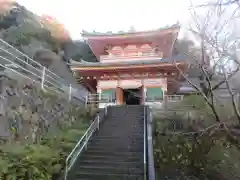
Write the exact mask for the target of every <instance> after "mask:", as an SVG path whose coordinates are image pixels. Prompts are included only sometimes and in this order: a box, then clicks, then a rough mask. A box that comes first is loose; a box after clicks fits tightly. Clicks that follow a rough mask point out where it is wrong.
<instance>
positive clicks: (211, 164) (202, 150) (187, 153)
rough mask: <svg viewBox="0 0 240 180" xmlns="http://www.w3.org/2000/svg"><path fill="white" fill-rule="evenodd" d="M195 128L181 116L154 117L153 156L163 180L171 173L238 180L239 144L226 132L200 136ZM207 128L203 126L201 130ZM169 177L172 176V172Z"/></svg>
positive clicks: (195, 177)
mask: <svg viewBox="0 0 240 180" xmlns="http://www.w3.org/2000/svg"><path fill="white" fill-rule="evenodd" d="M194 125H195V124H192V122H191V121H189V120H188V119H186V118H185V119H184V118H183V117H181V116H180V117H178V116H175V117H171V118H167V119H162V118H154V123H153V128H154V132H153V144H154V156H155V163H156V169H157V174H158V176H160V179H163V178H165V175H166V172H169V170H174V172H175V171H178V172H181V173H180V174H184V178H185V179H188V176H191V177H192V176H193V177H194V178H193V179H204V180H215V179H220V180H232V179H239V178H240V173H239V170H238V169H239V167H240V152H239V150H240V149H239V146H238V144H236V142H233V141H230V139H229V138H228V134H227V133H226V132H225V131H217V130H216V129H213V130H214V131H213V130H211V131H209V132H208V131H206V132H204V133H197V131H195V129H194ZM204 127H205V126H204V125H201V129H204ZM207 127H208V125H207ZM162 174H164V177H163V176H161V175H162ZM167 174H170V176H171V174H172V172H171V173H167ZM200 174H201V176H200ZM190 179H192V178H190Z"/></svg>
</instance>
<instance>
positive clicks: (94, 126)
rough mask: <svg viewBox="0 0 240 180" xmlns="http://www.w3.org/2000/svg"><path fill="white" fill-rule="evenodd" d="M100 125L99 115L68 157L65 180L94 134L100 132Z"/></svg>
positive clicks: (105, 109)
mask: <svg viewBox="0 0 240 180" xmlns="http://www.w3.org/2000/svg"><path fill="white" fill-rule="evenodd" d="M107 108H108V106H107V105H106V106H105V108H104V116H107V113H108V110H107ZM99 125H100V116H99V114H98V115H97V116H96V117H95V119H94V120H93V122H92V123H91V125H90V126H89V127H88V129H87V130H86V132H85V133H84V135H83V136H82V137H81V139H80V140H79V141H78V142H77V144H76V146H75V147H74V148H73V150H72V151H71V153H70V154H69V155H68V157H67V158H66V161H65V172H64V180H67V177H68V172H69V171H70V170H71V168H72V167H73V165H74V163H75V162H76V160H77V158H78V157H79V155H80V154H81V153H82V151H83V150H84V148H85V149H86V148H87V144H88V142H89V140H90V139H91V137H92V136H93V134H94V133H95V132H96V130H99V127H100V126H99Z"/></svg>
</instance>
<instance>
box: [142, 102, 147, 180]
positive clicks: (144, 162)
mask: <svg viewBox="0 0 240 180" xmlns="http://www.w3.org/2000/svg"><path fill="white" fill-rule="evenodd" d="M143 121H144V125H143V128H144V130H143V132H144V133H143V136H144V140H143V141H144V142H143V156H144V157H143V164H144V180H147V146H146V141H147V133H146V128H147V127H146V107H145V106H143Z"/></svg>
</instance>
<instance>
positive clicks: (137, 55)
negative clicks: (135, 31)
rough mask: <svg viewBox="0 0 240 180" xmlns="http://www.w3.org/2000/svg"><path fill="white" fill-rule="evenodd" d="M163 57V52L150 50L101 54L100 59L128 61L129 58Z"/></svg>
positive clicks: (105, 60)
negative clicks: (145, 51) (146, 51)
mask: <svg viewBox="0 0 240 180" xmlns="http://www.w3.org/2000/svg"><path fill="white" fill-rule="evenodd" d="M162 57H163V55H162V53H155V52H149V53H132V54H129V53H128V54H124V53H122V54H119V55H113V54H112V55H101V56H100V61H101V62H112V60H114V62H116V61H127V60H133V59H134V60H146V59H149V58H155V59H161V58H162Z"/></svg>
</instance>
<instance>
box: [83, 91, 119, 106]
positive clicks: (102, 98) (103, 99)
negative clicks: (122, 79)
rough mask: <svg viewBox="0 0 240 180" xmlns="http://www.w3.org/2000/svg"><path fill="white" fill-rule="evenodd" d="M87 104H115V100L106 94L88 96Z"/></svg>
mask: <svg viewBox="0 0 240 180" xmlns="http://www.w3.org/2000/svg"><path fill="white" fill-rule="evenodd" d="M86 99H87V102H86V103H87V104H88V103H90V104H91V103H94V104H98V103H115V100H114V98H113V97H112V96H110V95H107V94H101V93H99V94H89V95H88V96H87V97H86Z"/></svg>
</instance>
